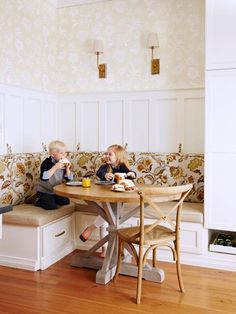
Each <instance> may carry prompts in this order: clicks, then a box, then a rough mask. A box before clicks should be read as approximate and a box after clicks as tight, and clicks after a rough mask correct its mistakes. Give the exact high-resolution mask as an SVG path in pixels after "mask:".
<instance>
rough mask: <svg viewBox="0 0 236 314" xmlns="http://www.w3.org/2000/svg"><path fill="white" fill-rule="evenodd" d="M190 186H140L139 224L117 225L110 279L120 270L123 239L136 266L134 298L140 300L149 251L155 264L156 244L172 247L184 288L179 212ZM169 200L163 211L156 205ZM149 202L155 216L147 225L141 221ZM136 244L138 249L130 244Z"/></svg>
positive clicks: (181, 289)
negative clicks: (114, 268)
mask: <svg viewBox="0 0 236 314" xmlns="http://www.w3.org/2000/svg"><path fill="white" fill-rule="evenodd" d="M191 189H192V184H187V185H182V186H173V187H144V188H143V189H140V190H139V191H138V194H139V196H140V226H136V227H129V228H123V229H119V230H118V231H117V235H118V258H117V268H116V273H115V277H114V281H116V280H117V277H118V275H119V272H120V267H121V256H122V253H123V250H124V244H125V243H126V244H127V245H128V246H129V247H130V249H131V251H132V252H133V256H134V259H135V262H136V264H137V266H138V282H137V291H136V302H137V304H139V303H140V300H141V285H142V270H143V266H144V265H145V263H146V259H147V255H148V253H149V252H150V251H152V252H153V254H152V258H153V261H152V263H153V267H156V250H157V247H160V246H167V247H169V248H170V249H171V250H172V253H173V259H174V261H175V262H176V270H177V277H178V283H179V287H180V291H181V292H184V285H183V280H182V275H181V268H180V259H179V240H180V232H179V231H180V215H181V208H182V204H183V201H184V199H185V198H186V196H187V195H188V193H189V192H190V190H191ZM169 201H173V202H172V203H173V207H172V208H171V209H169V210H168V212H166V211H165V210H164V212H163V209H162V210H161V209H160V208H159V207H158V203H160V202H161V203H163V202H169ZM147 205H149V206H151V207H152V208H153V209H155V211H156V214H157V218H156V219H155V222H154V223H153V224H151V225H145V224H144V216H145V207H146V206H147ZM134 245H138V248H139V249H138V253H137V251H136V249H135V247H134Z"/></svg>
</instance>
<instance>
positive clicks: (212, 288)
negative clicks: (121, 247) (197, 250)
mask: <svg viewBox="0 0 236 314" xmlns="http://www.w3.org/2000/svg"><path fill="white" fill-rule="evenodd" d="M70 258H71V255H69V256H67V257H66V258H64V259H63V260H61V261H60V262H58V263H56V264H55V265H53V266H51V267H50V268H48V269H46V270H44V271H37V272H30V271H24V270H19V269H13V268H7V267H0V313H4V314H6V313H11V314H13V313H17V314H19V313H20V314H21V313H22V314H23V313H24V314H28V313H31V314H32V313H40V314H41V313H43V314H46V313H68V314H69V313H79V314H80V313H82V314H87V313H91V314H96V313H102V314H107V313H109V314H110V313H111V314H113V313H114V314H118V313H119V314H123V313H161V314H165V313H166V314H167V313H168V314H172V313H175V314H176V313H186V314H187V313H188V314H190V313H191V314H195V313H196V314H197V313H198V314H201V313H204V314H208V313H215V314H217V313H224V314H226V313H236V272H227V271H220V270H213V269H207V268H198V267H192V266H185V265H183V266H182V271H183V279H184V283H185V288H186V293H185V294H181V293H180V292H179V290H178V285H177V279H176V273H175V265H174V264H169V263H160V266H161V267H162V268H163V269H164V270H165V274H166V279H165V281H164V282H163V283H162V284H157V283H153V282H148V281H143V291H142V302H141V304H140V305H136V304H135V303H134V297H135V289H136V280H135V278H131V277H126V276H122V275H120V276H119V278H118V281H117V283H116V284H114V283H113V282H111V283H109V284H108V285H106V286H103V285H98V284H96V283H95V273H96V272H95V271H94V270H89V269H80V268H75V267H71V266H70Z"/></svg>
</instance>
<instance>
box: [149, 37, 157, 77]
mask: <svg viewBox="0 0 236 314" xmlns="http://www.w3.org/2000/svg"><path fill="white" fill-rule="evenodd" d="M158 47H159V42H158V36H157V33H150V34H149V35H148V48H150V49H152V59H151V73H152V74H159V73H160V60H159V59H153V53H154V48H158Z"/></svg>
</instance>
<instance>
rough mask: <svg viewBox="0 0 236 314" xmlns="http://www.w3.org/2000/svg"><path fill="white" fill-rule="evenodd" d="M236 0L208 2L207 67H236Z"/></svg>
mask: <svg viewBox="0 0 236 314" xmlns="http://www.w3.org/2000/svg"><path fill="white" fill-rule="evenodd" d="M235 16H236V1H235V0H223V1H222V0H207V2H206V69H226V68H236V40H235V30H236V18H235Z"/></svg>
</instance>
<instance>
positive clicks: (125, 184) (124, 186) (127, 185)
mask: <svg viewBox="0 0 236 314" xmlns="http://www.w3.org/2000/svg"><path fill="white" fill-rule="evenodd" d="M112 190H113V191H120V192H125V191H134V190H136V186H135V184H134V183H133V181H131V180H128V179H123V180H120V182H119V183H117V184H115V185H113V187H112Z"/></svg>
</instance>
